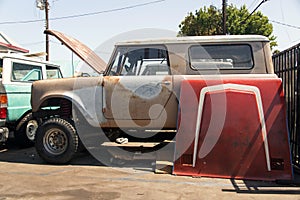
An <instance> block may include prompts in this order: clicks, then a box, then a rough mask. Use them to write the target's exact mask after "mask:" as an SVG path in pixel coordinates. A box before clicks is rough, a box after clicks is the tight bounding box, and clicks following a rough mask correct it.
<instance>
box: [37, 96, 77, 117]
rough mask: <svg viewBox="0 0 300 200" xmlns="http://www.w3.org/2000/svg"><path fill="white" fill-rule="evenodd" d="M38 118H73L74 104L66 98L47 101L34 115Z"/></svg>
mask: <svg viewBox="0 0 300 200" xmlns="http://www.w3.org/2000/svg"><path fill="white" fill-rule="evenodd" d="M33 114H34V117H37V118H49V117H54V116H56V117H61V118H65V119H70V118H72V102H71V101H70V100H69V99H66V98H52V99H47V100H46V101H45V102H43V103H42V105H41V107H40V109H39V111H38V112H36V113H33Z"/></svg>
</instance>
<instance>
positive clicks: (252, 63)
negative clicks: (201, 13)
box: [31, 31, 276, 163]
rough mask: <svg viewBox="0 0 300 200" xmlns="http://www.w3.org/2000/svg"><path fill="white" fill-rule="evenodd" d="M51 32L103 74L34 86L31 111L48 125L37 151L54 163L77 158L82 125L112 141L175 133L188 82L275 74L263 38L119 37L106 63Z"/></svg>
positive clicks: (43, 128)
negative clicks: (184, 84) (182, 89)
mask: <svg viewBox="0 0 300 200" xmlns="http://www.w3.org/2000/svg"><path fill="white" fill-rule="evenodd" d="M47 33H48V34H51V35H54V36H56V37H57V38H58V39H59V40H60V41H62V42H63V43H64V44H66V46H68V47H70V48H71V49H72V50H74V51H76V52H77V55H79V57H81V58H82V59H83V60H85V61H86V62H87V63H88V64H89V65H90V66H91V67H92V68H93V70H95V71H96V72H98V73H99V76H96V77H73V78H64V79H57V80H43V81H36V82H34V83H33V85H32V97H31V105H32V112H33V116H34V117H35V118H36V119H37V120H38V121H39V122H41V124H40V126H39V128H38V131H37V135H36V137H35V138H36V141H35V142H36V148H37V152H38V153H39V155H40V156H41V157H42V158H43V159H44V160H46V161H47V162H50V163H66V162H68V161H69V160H70V159H72V157H73V156H74V155H75V153H76V152H77V151H78V146H80V143H81V142H82V141H81V140H82V137H84V134H85V133H82V131H81V133H79V129H80V128H79V126H80V125H82V124H84V127H92V128H99V129H101V131H103V133H104V134H106V135H107V136H109V137H111V139H112V138H116V137H120V134H121V135H122V133H127V134H128V132H135V133H136V132H139V133H140V132H143V131H145V130H170V131H172V130H173V131H175V132H176V129H177V127H178V111H179V110H180V105H179V100H178V99H179V97H180V87H181V82H182V80H192V79H203V80H205V79H207V80H214V81H213V82H215V83H220V82H222V81H223V80H230V79H234V78H236V77H239V78H249V77H250V78H251V77H252V78H259V79H269V78H274V77H276V75H274V72H273V65H272V60H271V56H272V53H271V50H270V46H269V40H268V38H266V37H264V36H258V35H224V36H195V37H175V38H165V39H149V40H139V41H128V42H120V43H117V44H116V45H115V49H114V51H113V53H112V56H111V58H110V60H109V62H108V64H105V62H104V61H102V60H101V59H100V58H98V57H97V56H96V55H94V53H93V52H92V51H87V50H86V47H83V46H80V45H79V43H78V41H77V40H75V39H72V38H70V37H69V36H66V35H64V34H62V33H59V32H57V31H47ZM79 50H85V51H84V52H80V51H79ZM209 82H210V83H211V82H212V81H209ZM191 98H192V97H191ZM78 124H79V125H78ZM77 125H78V126H77ZM83 130H85V131H86V132H88V130H89V129H88V128H84V129H83ZM93 130H94V129H93ZM85 131H83V132H85ZM86 134H87V135H88V133H86ZM143 137H145V136H143Z"/></svg>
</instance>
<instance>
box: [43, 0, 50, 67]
mask: <svg viewBox="0 0 300 200" xmlns="http://www.w3.org/2000/svg"><path fill="white" fill-rule="evenodd" d="M44 3H45V16H46V22H45V28H46V30H48V29H49V12H48V11H49V3H48V0H44ZM46 61H49V35H48V34H46Z"/></svg>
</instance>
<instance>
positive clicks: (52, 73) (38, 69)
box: [0, 52, 62, 146]
mask: <svg viewBox="0 0 300 200" xmlns="http://www.w3.org/2000/svg"><path fill="white" fill-rule="evenodd" d="M0 72H1V75H0V76H1V79H0V80H1V82H0V85H1V88H2V89H1V94H0V95H1V105H0V109H1V116H0V117H1V119H0V120H2V124H1V128H0V133H1V132H2V137H1V138H2V142H5V141H6V140H7V138H8V132H11V133H13V135H14V138H15V140H16V141H17V143H18V144H20V145H21V146H29V145H32V144H33V140H34V135H35V131H36V129H37V126H38V123H37V121H35V120H33V119H32V113H31V105H30V98H31V85H32V83H33V82H34V81H37V80H43V79H53V78H62V73H61V71H60V67H59V66H58V65H56V64H53V63H50V62H46V61H43V60H41V59H40V58H34V57H32V56H30V55H27V56H26V54H19V53H10V52H6V53H0ZM1 130H2V131H1Z"/></svg>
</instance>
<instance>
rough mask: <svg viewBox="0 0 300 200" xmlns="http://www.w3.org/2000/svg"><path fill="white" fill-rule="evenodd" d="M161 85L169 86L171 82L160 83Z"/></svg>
mask: <svg viewBox="0 0 300 200" xmlns="http://www.w3.org/2000/svg"><path fill="white" fill-rule="evenodd" d="M160 84H161V85H171V81H162V82H160Z"/></svg>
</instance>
